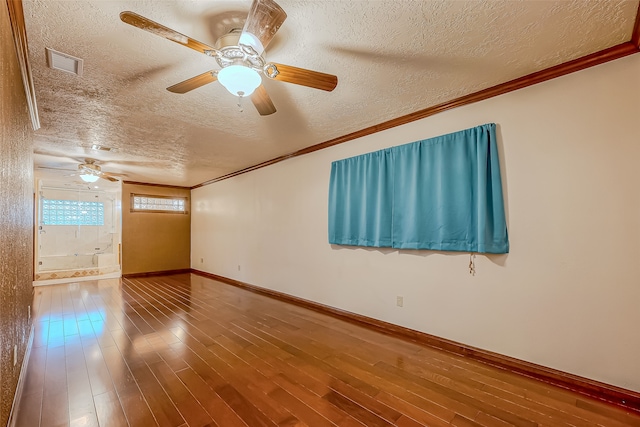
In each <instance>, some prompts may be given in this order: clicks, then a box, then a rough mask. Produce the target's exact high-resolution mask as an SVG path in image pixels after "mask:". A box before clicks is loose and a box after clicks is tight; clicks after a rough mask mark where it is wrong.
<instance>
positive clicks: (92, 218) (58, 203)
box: [42, 199, 104, 225]
mask: <svg viewBox="0 0 640 427" xmlns="http://www.w3.org/2000/svg"><path fill="white" fill-rule="evenodd" d="M42 225H104V203H103V202H82V201H79V200H55V199H42Z"/></svg>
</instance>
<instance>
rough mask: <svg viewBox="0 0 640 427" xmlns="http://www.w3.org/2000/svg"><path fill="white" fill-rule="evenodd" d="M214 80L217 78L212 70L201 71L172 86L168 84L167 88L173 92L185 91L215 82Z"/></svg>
mask: <svg viewBox="0 0 640 427" xmlns="http://www.w3.org/2000/svg"><path fill="white" fill-rule="evenodd" d="M216 80H218V78H217V77H216V76H214V75H213V71H207V72H206V73H202V74H200V75H198V76H195V77H191V78H190V79H188V80H185V81H183V82H180V83H177V84H175V85H173V86H169V87H168V88H167V90H168V91H169V92H173V93H187V92H189V91H190V90H193V89H197V88H199V87H200V86H204V85H206V84H208V83H212V82H215V81H216Z"/></svg>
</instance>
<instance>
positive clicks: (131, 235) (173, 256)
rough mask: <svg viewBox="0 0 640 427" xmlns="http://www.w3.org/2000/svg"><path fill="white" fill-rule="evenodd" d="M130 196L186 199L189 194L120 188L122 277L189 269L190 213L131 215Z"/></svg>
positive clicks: (140, 187)
mask: <svg viewBox="0 0 640 427" xmlns="http://www.w3.org/2000/svg"><path fill="white" fill-rule="evenodd" d="M132 193H133V194H148V195H157V196H175V197H189V193H190V190H189V189H188V188H171V187H159V186H151V185H133V184H126V183H125V184H123V185H122V274H133V273H150V272H157V271H169V270H181V269H186V268H189V259H190V258H189V256H190V255H189V254H190V247H191V235H190V223H191V213H190V212H189V213H188V214H186V215H185V214H173V213H156V212H131V194H132ZM189 211H190V209H189Z"/></svg>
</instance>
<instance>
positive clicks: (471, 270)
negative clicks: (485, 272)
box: [469, 253, 476, 276]
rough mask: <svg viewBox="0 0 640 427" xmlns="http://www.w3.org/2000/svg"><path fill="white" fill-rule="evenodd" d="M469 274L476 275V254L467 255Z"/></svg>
mask: <svg viewBox="0 0 640 427" xmlns="http://www.w3.org/2000/svg"><path fill="white" fill-rule="evenodd" d="M469 274H470V275H472V276H475V275H476V254H472V253H469Z"/></svg>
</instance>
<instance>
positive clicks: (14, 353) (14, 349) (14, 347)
mask: <svg viewBox="0 0 640 427" xmlns="http://www.w3.org/2000/svg"><path fill="white" fill-rule="evenodd" d="M17 364H18V346H17V345H14V346H13V366H16V365H17Z"/></svg>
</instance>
